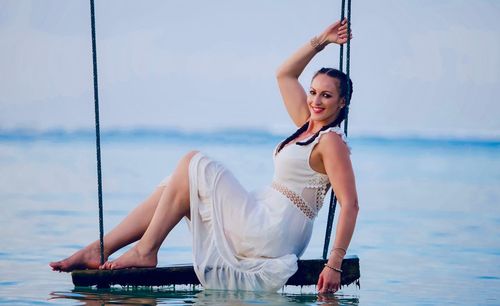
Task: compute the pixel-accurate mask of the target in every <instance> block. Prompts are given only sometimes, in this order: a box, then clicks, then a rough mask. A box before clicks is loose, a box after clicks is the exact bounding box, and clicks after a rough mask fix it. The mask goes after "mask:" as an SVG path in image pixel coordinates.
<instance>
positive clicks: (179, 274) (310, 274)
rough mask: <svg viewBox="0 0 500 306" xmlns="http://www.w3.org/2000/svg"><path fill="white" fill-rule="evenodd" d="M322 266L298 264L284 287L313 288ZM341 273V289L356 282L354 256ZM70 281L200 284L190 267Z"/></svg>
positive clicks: (319, 262)
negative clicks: (311, 286) (310, 286)
mask: <svg viewBox="0 0 500 306" xmlns="http://www.w3.org/2000/svg"><path fill="white" fill-rule="evenodd" d="M325 263H326V260H323V259H305V260H299V261H298V270H297V272H296V273H295V274H294V275H292V277H290V279H288V282H287V283H286V285H292V286H307V285H316V283H317V281H318V276H319V274H320V273H321V271H322V270H323V267H324V264H325ZM342 270H343V272H342V275H341V284H342V285H349V284H352V283H353V282H356V281H358V280H359V278H360V272H359V258H358V257H357V256H355V255H351V256H346V257H345V258H344V260H343V262H342ZM71 278H72V280H73V284H74V285H75V286H76V287H89V286H98V287H102V288H105V287H109V286H112V285H121V286H168V285H199V284H200V282H199V281H198V278H197V277H196V274H195V273H194V269H193V266H192V265H172V266H168V267H161V268H130V269H119V270H75V271H73V272H71ZM357 283H358V282H357ZM358 285H359V283H358Z"/></svg>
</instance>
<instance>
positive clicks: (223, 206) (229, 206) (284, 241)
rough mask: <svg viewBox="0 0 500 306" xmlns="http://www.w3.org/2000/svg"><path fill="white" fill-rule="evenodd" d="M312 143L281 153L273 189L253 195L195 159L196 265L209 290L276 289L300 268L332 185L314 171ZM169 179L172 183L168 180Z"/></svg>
mask: <svg viewBox="0 0 500 306" xmlns="http://www.w3.org/2000/svg"><path fill="white" fill-rule="evenodd" d="M328 132H335V133H337V134H339V135H340V136H341V137H342V139H343V140H344V141H346V139H345V135H344V133H343V132H342V130H341V129H340V128H338V127H335V128H330V129H328V130H325V131H322V132H321V133H320V135H319V136H318V137H317V138H316V139H315V140H314V142H312V143H311V144H309V145H306V146H300V145H296V144H288V145H287V146H285V147H284V148H283V149H282V150H281V151H280V152H279V153H278V154H276V150H275V152H274V155H273V156H274V166H275V173H274V178H273V182H272V183H271V184H270V186H268V187H266V188H263V189H261V190H257V191H253V192H248V191H246V190H245V189H244V188H243V187H242V186H241V184H240V183H239V182H238V180H236V178H235V177H234V176H233V175H232V173H231V172H230V171H228V170H227V169H226V168H225V167H224V166H222V165H221V164H220V163H218V162H216V161H214V160H212V159H210V158H209V157H207V156H205V155H204V154H202V153H197V154H196V155H195V156H194V157H193V158H192V159H191V162H190V164H189V187H190V199H191V203H190V205H191V206H190V208H191V218H190V220H188V225H189V227H190V230H191V232H192V237H193V266H194V270H195V272H196V275H197V276H198V279H199V280H200V283H201V284H202V285H203V287H204V288H207V289H225V290H252V291H274V292H276V291H277V290H279V289H280V288H281V287H283V286H284V285H285V283H286V281H287V280H288V278H289V277H290V276H292V275H293V274H294V273H295V272H296V271H297V259H298V258H299V257H300V256H301V255H302V253H303V252H304V250H305V248H306V246H307V245H308V243H309V240H310V238H311V233H312V226H313V222H314V219H315V217H316V215H317V213H318V211H319V210H320V208H321V206H322V205H323V199H324V196H325V194H326V192H327V190H328V188H329V187H330V185H329V180H328V176H327V175H325V174H322V173H318V172H316V171H314V170H313V169H311V167H310V165H309V156H310V154H311V151H312V149H313V147H314V146H315V144H317V143H318V142H319V140H320V138H321V135H322V134H324V133H328ZM162 183H163V184H165V183H167V180H165V181H164V182H162Z"/></svg>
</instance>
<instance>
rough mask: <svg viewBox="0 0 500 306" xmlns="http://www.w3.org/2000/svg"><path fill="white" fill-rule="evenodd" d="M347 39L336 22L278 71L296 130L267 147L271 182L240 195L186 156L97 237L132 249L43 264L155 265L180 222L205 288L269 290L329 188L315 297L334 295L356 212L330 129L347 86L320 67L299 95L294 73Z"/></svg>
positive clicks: (95, 249) (291, 261)
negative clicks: (328, 243) (328, 226)
mask: <svg viewBox="0 0 500 306" xmlns="http://www.w3.org/2000/svg"><path fill="white" fill-rule="evenodd" d="M347 39H348V38H347V21H346V20H343V21H342V22H340V21H339V22H336V23H334V24H333V25H331V26H329V27H328V28H327V29H326V30H325V31H324V32H323V33H322V34H321V35H319V36H317V37H314V38H313V39H312V40H311V41H310V42H309V43H307V44H306V45H304V46H303V47H301V48H300V49H299V50H298V51H297V52H296V53H295V54H293V55H292V56H291V57H290V58H289V59H288V60H287V61H286V62H285V63H284V64H283V65H282V66H281V67H280V68H279V69H278V72H277V79H278V84H279V88H280V91H281V94H282V96H283V100H284V103H285V106H286V109H287V111H288V113H289V114H290V117H291V118H292V120H293V122H294V123H295V124H296V125H297V126H298V127H300V128H299V129H298V130H297V131H296V132H295V133H294V134H293V135H291V136H290V137H288V138H287V139H285V140H284V141H283V142H282V143H281V144H279V146H278V147H277V148H276V149H275V152H274V161H275V175H274V179H273V182H272V184H271V186H269V187H267V188H265V189H263V190H260V191H257V192H251V193H249V192H247V191H246V190H244V189H243V187H242V186H241V185H240V184H239V183H238V181H237V180H236V179H235V178H234V177H233V176H232V174H231V173H230V172H229V171H228V170H226V169H225V168H224V167H223V166H222V165H220V164H219V163H217V162H215V161H213V160H211V159H210V158H208V157H206V156H205V155H203V154H202V153H200V152H197V151H193V152H190V153H188V154H187V155H186V156H185V157H184V158H183V159H182V160H181V161H180V163H179V164H178V166H177V168H176V170H175V171H174V173H173V174H172V175H171V176H169V177H168V178H167V179H165V180H164V181H163V182H162V183H161V184H160V186H159V187H158V188H157V189H156V190H155V191H154V192H153V194H152V195H151V196H150V197H149V198H148V199H146V200H145V201H144V202H143V203H142V204H140V205H139V206H138V207H137V208H135V209H134V210H133V211H132V212H131V213H130V214H129V215H128V216H127V217H126V218H125V219H124V220H123V221H122V222H121V223H120V224H119V225H117V226H116V227H115V228H114V229H113V230H112V231H111V232H109V233H108V234H106V235H105V237H104V246H105V249H104V254H105V257H106V259H107V258H108V257H109V255H111V254H112V253H114V252H115V251H117V250H118V249H120V248H122V247H123V246H125V245H127V244H130V243H132V242H134V241H137V240H139V241H138V243H137V244H135V245H134V247H133V248H131V249H130V250H129V251H127V252H126V253H125V254H123V255H122V256H120V257H119V258H118V259H116V260H114V261H106V262H105V263H104V264H103V265H100V264H99V259H100V250H99V242H98V241H95V242H93V243H91V244H90V245H88V246H87V247H85V248H84V249H82V250H80V251H78V252H76V253H75V254H73V255H72V256H70V257H68V258H66V259H64V260H62V261H58V262H52V263H50V266H51V267H52V269H53V270H57V271H71V270H74V269H82V268H93V269H95V268H99V269H121V268H127V267H155V266H156V265H157V253H158V250H159V248H160V245H161V244H162V242H163V240H164V239H165V237H166V236H167V234H168V233H169V232H170V230H172V228H173V227H174V226H175V225H176V224H177V223H178V222H179V221H180V220H181V219H182V218H183V217H186V218H187V219H188V224H189V226H190V229H191V232H192V237H193V255H194V256H193V257H194V268H195V272H196V274H197V276H198V278H199V280H200V282H201V284H202V285H203V286H204V287H205V288H217V289H240V290H265V291H276V290H278V289H279V288H281V287H282V286H283V285H284V284H285V283H286V281H287V280H288V278H289V277H290V276H292V275H293V274H294V273H295V272H296V270H297V258H298V257H300V256H301V255H302V253H303V252H304V250H305V248H306V246H307V244H308V242H309V239H310V237H311V233H312V225H313V221H314V218H315V217H316V215H317V212H318V211H319V209H320V208H321V205H322V203H323V199H324V196H325V194H326V192H327V190H328V189H329V187H330V185H331V186H333V188H334V190H335V193H336V194H337V197H338V199H339V202H340V203H341V207H342V210H341V213H340V217H339V222H338V225H337V230H336V236H335V242H334V247H333V249H332V252H331V253H330V257H329V259H328V263H327V264H326V265H325V268H324V269H323V271H322V272H321V274H320V276H319V279H318V291H319V292H320V293H327V292H335V291H337V290H338V288H339V286H340V266H341V263H342V259H343V257H344V255H345V253H346V249H347V248H348V245H349V242H350V240H351V237H352V234H353V231H354V226H355V223H356V217H357V212H358V203H357V195H356V188H355V182H354V174H353V170H352V166H351V162H350V158H349V153H350V152H349V148H348V146H347V144H346V142H345V135H344V134H343V133H342V131H341V130H340V128H339V127H338V126H339V125H340V123H341V122H342V120H343V119H344V118H345V116H346V112H345V108H344V107H345V103H346V100H347V92H348V89H347V87H348V86H351V88H352V85H351V84H350V80H348V78H347V76H346V75H345V74H343V73H342V72H340V71H338V70H335V69H327V68H323V69H321V70H319V71H318V72H317V73H316V74H315V76H314V77H313V80H312V82H311V88H310V91H309V95H306V93H305V91H304V89H303V88H302V86H301V85H300V84H299V81H298V77H299V75H300V74H301V73H302V71H303V70H304V68H305V67H306V65H307V64H308V63H309V61H310V60H311V59H312V58H313V57H314V55H315V54H316V53H318V52H319V51H321V50H322V49H323V48H324V47H325V46H326V45H328V44H330V43H336V44H343V43H345V42H346V41H347ZM348 82H349V84H348Z"/></svg>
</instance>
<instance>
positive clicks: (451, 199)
mask: <svg viewBox="0 0 500 306" xmlns="http://www.w3.org/2000/svg"><path fill="white" fill-rule="evenodd" d="M280 139H281V137H280V136H275V135H271V134H268V133H265V132H260V131H236V132H232V133H204V134H199V133H181V132H177V131H128V132H108V133H105V134H104V135H103V137H102V141H103V143H102V154H103V155H102V162H103V178H104V181H103V187H104V205H105V215H104V218H105V229H107V230H109V229H110V228H112V227H113V226H114V225H115V224H117V223H118V222H119V220H121V219H122V218H123V217H124V216H125V215H126V214H127V212H128V211H130V210H131V209H132V208H133V207H134V206H135V205H136V204H137V202H138V201H140V200H141V199H143V198H144V197H145V196H147V195H148V193H149V192H151V191H152V190H153V188H154V186H155V185H156V184H158V182H159V181H160V180H161V179H162V178H163V177H164V176H165V175H167V174H168V173H169V172H170V171H171V170H172V169H173V168H174V166H175V164H176V162H177V160H178V159H179V158H180V157H181V156H182V155H183V154H184V153H185V152H187V151H188V150H191V149H200V150H202V151H204V152H205V153H207V154H208V155H210V156H212V157H214V158H216V159H218V160H220V161H222V162H223V163H224V164H225V165H226V166H227V167H228V168H230V169H231V170H232V171H233V172H234V173H235V175H236V176H237V177H238V178H239V179H240V180H241V182H242V183H243V185H245V186H246V187H248V188H249V189H253V188H257V187H260V186H262V185H264V184H267V183H269V182H270V180H271V177H272V158H271V152H272V149H273V147H274V145H275V144H276V143H277V142H278V141H279V140H280ZM351 146H352V152H353V153H352V160H353V165H354V168H355V173H356V179H357V187H358V193H359V199H360V213H359V218H358V223H357V228H356V232H355V234H354V237H353V241H352V243H351V246H350V248H349V251H348V253H349V254H356V255H358V256H359V258H360V265H361V288H357V287H355V286H349V287H345V288H343V289H342V290H341V291H340V292H339V293H338V294H336V295H335V296H331V297H326V298H323V300H322V299H321V297H318V296H317V295H316V294H315V291H314V288H313V287H304V288H298V287H286V288H284V290H283V291H282V292H278V293H276V294H259V293H251V292H219V291H210V290H206V291H204V290H202V288H200V287H197V288H194V290H193V288H189V287H176V288H171V287H162V288H140V289H137V288H136V289H133V288H121V287H115V288H112V289H111V290H103V291H100V290H97V289H85V288H77V289H75V288H74V287H73V286H72V283H71V278H70V275H69V274H66V273H55V272H52V271H51V270H50V268H49V267H48V265H47V263H48V262H49V261H52V260H55V259H60V258H62V257H65V256H67V255H69V254H70V253H72V252H74V251H75V250H77V249H79V248H81V247H83V246H84V245H85V244H87V243H88V242H89V241H91V240H94V239H97V237H98V213H97V204H96V203H97V195H96V168H95V167H96V166H95V147H94V143H93V134H92V133H91V132H86V131H80V132H72V133H67V132H63V131H53V132H48V133H32V132H29V131H17V132H15V133H14V132H11V133H0V169H1V172H0V201H1V202H0V203H1V204H0V207H1V212H2V213H1V214H0V225H1V227H0V230H1V235H0V246H1V248H0V304H6V305H28V304H38V305H41V304H53V303H56V304H82V305H101V304H140V305H149V304H153V305H154V304H172V305H176V304H179V305H185V304H197V305H235V304H238V305H247V304H252V305H254V304H262V305H289V304H292V305H316V304H326V305H387V304H405V305H436V304H439V305H441V304H463V305H498V304H500V290H499V289H500V205H499V204H500V142H498V141H485V140H438V139H434V140H432V139H418V138H409V139H387V138H353V139H351ZM326 214H327V211H326V210H323V211H322V212H321V213H320V215H319V217H318V219H317V221H316V225H315V231H314V234H313V238H312V240H311V243H310V245H309V247H308V249H307V250H306V252H305V254H304V256H303V258H318V257H320V256H321V252H322V247H323V239H324V230H325V223H326ZM337 215H338V214H337ZM189 237H190V236H189V234H188V230H187V226H186V225H185V224H184V223H181V224H179V225H178V226H177V227H176V228H175V229H174V231H173V232H172V233H171V235H170V236H169V237H168V238H167V239H166V241H165V242H164V244H163V247H162V249H161V251H160V255H159V261H160V262H159V264H160V265H167V264H171V263H189V262H190V260H191V253H190V252H191V248H190V239H189ZM118 255H119V254H118Z"/></svg>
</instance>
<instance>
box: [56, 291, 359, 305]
mask: <svg viewBox="0 0 500 306" xmlns="http://www.w3.org/2000/svg"><path fill="white" fill-rule="evenodd" d="M56 299H63V300H73V301H78V302H79V303H82V305H89V306H93V305H109V304H113V305H117V304H127V305H157V304H170V305H177V304H179V305H185V304H194V305H255V304H260V305H290V304H294V305H311V304H315V303H319V304H321V305H332V306H337V305H339V306H340V305H359V299H358V298H357V297H354V296H342V295H317V294H280V293H267V292H251V291H219V290H202V291H200V290H197V289H196V288H194V287H184V288H183V290H176V289H175V288H173V287H168V288H166V287H165V288H126V287H121V288H111V289H95V288H75V289H74V290H72V291H70V292H52V293H51V294H50V300H56Z"/></svg>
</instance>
